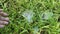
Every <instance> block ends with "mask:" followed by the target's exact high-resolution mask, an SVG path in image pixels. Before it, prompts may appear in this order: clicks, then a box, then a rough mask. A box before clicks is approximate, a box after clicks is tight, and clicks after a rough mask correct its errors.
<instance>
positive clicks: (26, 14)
mask: <svg viewBox="0 0 60 34" xmlns="http://www.w3.org/2000/svg"><path fill="white" fill-rule="evenodd" d="M33 15H34V13H33V11H32V10H26V11H24V12H23V13H22V16H23V17H25V19H26V20H27V21H28V22H32V21H33V20H32V17H33Z"/></svg>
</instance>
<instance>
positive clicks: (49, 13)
mask: <svg viewBox="0 0 60 34" xmlns="http://www.w3.org/2000/svg"><path fill="white" fill-rule="evenodd" d="M52 16H53V12H48V11H45V12H44V13H42V19H45V20H47V19H49V18H51V17H52Z"/></svg>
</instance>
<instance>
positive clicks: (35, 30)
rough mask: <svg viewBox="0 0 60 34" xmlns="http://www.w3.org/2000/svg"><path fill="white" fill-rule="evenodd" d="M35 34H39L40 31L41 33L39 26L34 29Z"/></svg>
mask: <svg viewBox="0 0 60 34" xmlns="http://www.w3.org/2000/svg"><path fill="white" fill-rule="evenodd" d="M33 30H34V31H33V34H37V33H38V31H39V28H38V26H35V27H34V28H33Z"/></svg>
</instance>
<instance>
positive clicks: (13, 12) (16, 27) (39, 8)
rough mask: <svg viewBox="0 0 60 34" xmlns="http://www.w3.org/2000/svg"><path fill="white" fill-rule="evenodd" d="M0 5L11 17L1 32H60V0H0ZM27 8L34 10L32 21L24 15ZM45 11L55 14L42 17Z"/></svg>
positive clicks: (31, 33) (22, 33) (52, 33)
mask: <svg viewBox="0 0 60 34" xmlns="http://www.w3.org/2000/svg"><path fill="white" fill-rule="evenodd" d="M0 7H1V8H2V9H4V12H6V13H8V14H9V18H10V22H9V24H8V25H6V26H5V27H4V28H2V29H0V33H1V34H60V21H59V20H60V19H59V18H60V0H0ZM26 10H32V12H34V15H33V17H32V18H31V19H32V22H28V20H27V19H26V18H25V17H24V16H22V13H23V12H24V11H26ZM44 12H46V13H49V12H52V13H53V16H51V15H52V13H51V14H48V15H47V18H48V19H42V14H43V13H44ZM45 17H46V16H45Z"/></svg>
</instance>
